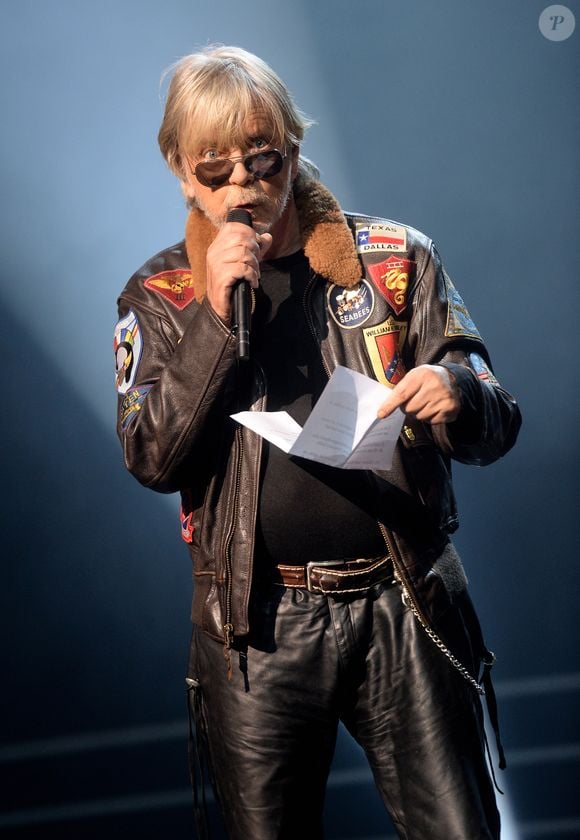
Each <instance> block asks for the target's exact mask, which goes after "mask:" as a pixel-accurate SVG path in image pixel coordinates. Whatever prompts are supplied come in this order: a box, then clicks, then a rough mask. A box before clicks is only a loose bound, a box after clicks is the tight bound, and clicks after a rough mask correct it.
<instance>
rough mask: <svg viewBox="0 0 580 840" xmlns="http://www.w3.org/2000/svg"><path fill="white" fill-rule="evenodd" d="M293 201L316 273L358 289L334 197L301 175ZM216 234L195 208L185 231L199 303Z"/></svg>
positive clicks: (357, 269)
mask: <svg viewBox="0 0 580 840" xmlns="http://www.w3.org/2000/svg"><path fill="white" fill-rule="evenodd" d="M294 201H295V202H296V209H297V210H298V221H299V224H300V232H301V234H302V246H303V248H304V253H305V254H306V256H307V257H308V259H309V261H310V266H311V268H312V269H313V271H315V272H316V273H317V274H321V275H322V276H323V277H324V278H326V279H327V280H331V281H332V282H333V283H337V284H338V285H339V286H344V287H346V288H351V287H352V286H356V285H357V283H359V282H360V279H361V277H362V276H363V272H362V268H361V265H360V263H359V260H358V257H357V253H356V248H355V245H354V240H353V236H352V233H351V232H350V229H349V227H348V225H347V223H346V219H345V217H344V215H343V213H342V210H341V209H340V206H339V204H338V202H337V200H336V199H335V197H334V196H333V195H332V193H331V192H329V190H327V189H326V187H324V186H323V185H322V184H321V183H320V182H319V181H315V180H313V179H311V178H308V177H307V176H305V175H303V174H299V175H298V177H297V178H296V180H295V182H294ZM216 234H217V230H216V228H214V226H213V225H212V224H211V222H210V221H209V220H208V219H207V218H206V216H205V215H204V214H203V213H202V211H201V210H198V209H197V208H193V209H192V210H191V212H190V214H189V217H188V219H187V225H186V228H185V246H186V250H187V258H188V260H189V264H190V266H191V273H192V275H193V287H194V290H195V297H196V299H197V300H199V301H201V300H202V298H203V297H204V296H205V287H206V269H205V256H206V253H207V249H208V248H209V246H210V245H211V243H212V242H213V240H214V238H215V236H216Z"/></svg>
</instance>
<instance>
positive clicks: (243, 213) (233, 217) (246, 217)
mask: <svg viewBox="0 0 580 840" xmlns="http://www.w3.org/2000/svg"><path fill="white" fill-rule="evenodd" d="M227 221H228V222H239V223H240V224H242V225H249V227H252V214H251V213H250V212H249V210H244V209H243V208H242V207H236V208H235V209H234V210H230V212H229V213H228V216H227ZM251 315H252V313H251V306H250V290H249V289H248V284H247V282H246V281H245V280H243V279H241V278H239V279H238V280H237V281H236V285H235V286H234V298H233V303H232V326H233V327H234V329H235V328H237V333H236V341H237V346H236V353H237V357H238V359H239V360H240V361H243V362H247V361H248V359H249V358H250V319H251Z"/></svg>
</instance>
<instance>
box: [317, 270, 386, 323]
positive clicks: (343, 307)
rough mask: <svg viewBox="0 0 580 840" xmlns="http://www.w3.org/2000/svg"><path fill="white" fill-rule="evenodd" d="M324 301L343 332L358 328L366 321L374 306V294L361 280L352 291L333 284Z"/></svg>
mask: <svg viewBox="0 0 580 840" xmlns="http://www.w3.org/2000/svg"><path fill="white" fill-rule="evenodd" d="M326 299H327V302H328V309H329V312H330V314H331V315H332V317H333V319H334V320H335V321H336V323H337V324H338V325H339V327H343V329H345V330H352V329H354V328H355V327H360V326H361V324H364V323H365V322H366V321H368V319H369V318H370V317H371V315H372V312H373V309H374V306H375V294H374V292H373V290H372V287H371V285H370V284H369V283H367V281H366V280H361V281H360V283H359V284H358V286H354V287H353V288H352V289H345V288H344V286H337V285H336V284H333V285H332V286H331V287H330V288H329V290H328V292H327V295H326Z"/></svg>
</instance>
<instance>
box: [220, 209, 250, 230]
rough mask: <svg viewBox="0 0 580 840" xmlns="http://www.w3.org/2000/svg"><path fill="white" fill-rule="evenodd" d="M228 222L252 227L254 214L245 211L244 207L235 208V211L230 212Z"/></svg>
mask: <svg viewBox="0 0 580 840" xmlns="http://www.w3.org/2000/svg"><path fill="white" fill-rule="evenodd" d="M226 222H239V223H240V224H242V225H248V227H252V214H251V213H250V211H249V210H244V208H243V207H234V209H233V210H230V211H229V213H228V215H227V217H226Z"/></svg>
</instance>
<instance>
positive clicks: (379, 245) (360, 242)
mask: <svg viewBox="0 0 580 840" xmlns="http://www.w3.org/2000/svg"><path fill="white" fill-rule="evenodd" d="M356 249H357V251H358V253H359V254H372V253H373V252H375V251H376V252H378V251H406V250H407V230H406V228H404V227H403V225H390V224H386V223H384V222H383V223H381V224H379V223H378V222H374V223H372V224H368V225H357V226H356Z"/></svg>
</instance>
